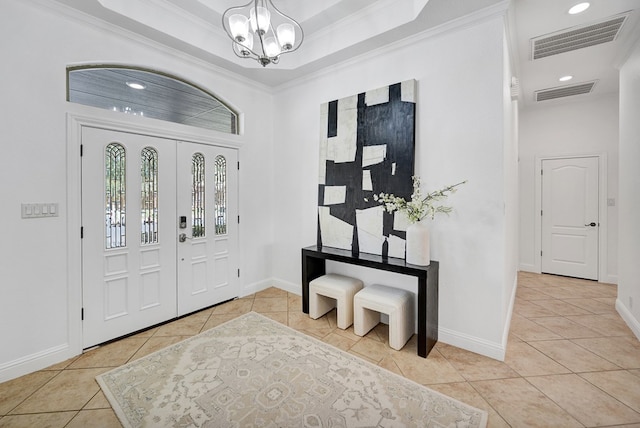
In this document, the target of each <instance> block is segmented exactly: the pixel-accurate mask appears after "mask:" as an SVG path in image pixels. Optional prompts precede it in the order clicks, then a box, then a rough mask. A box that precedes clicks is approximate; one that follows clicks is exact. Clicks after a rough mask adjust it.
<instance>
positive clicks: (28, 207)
mask: <svg viewBox="0 0 640 428" xmlns="http://www.w3.org/2000/svg"><path fill="white" fill-rule="evenodd" d="M21 213H22V218H43V217H58V203H57V202H45V203H38V204H22V205H21Z"/></svg>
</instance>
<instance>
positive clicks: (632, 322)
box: [616, 299, 640, 340]
mask: <svg viewBox="0 0 640 428" xmlns="http://www.w3.org/2000/svg"><path fill="white" fill-rule="evenodd" d="M616 310H617V311H618V313H619V314H620V316H621V317H622V319H623V320H624V322H625V323H627V325H628V326H629V328H630V329H631V331H632V332H633V334H635V335H636V337H637V338H638V340H640V321H639V320H637V319H636V318H635V317H634V316H633V314H632V313H631V312H630V311H629V309H628V308H627V307H626V306H625V305H623V304H622V302H621V301H620V299H616Z"/></svg>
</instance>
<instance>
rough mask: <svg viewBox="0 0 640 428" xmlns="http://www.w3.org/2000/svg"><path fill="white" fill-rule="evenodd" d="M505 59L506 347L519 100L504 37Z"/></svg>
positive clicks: (512, 286) (515, 234) (514, 263)
mask: <svg viewBox="0 0 640 428" xmlns="http://www.w3.org/2000/svg"><path fill="white" fill-rule="evenodd" d="M503 43H504V52H505V55H504V58H503V67H504V71H503V76H504V81H503V85H502V100H503V109H504V161H503V164H504V199H505V202H504V214H505V228H504V239H505V254H504V257H505V268H504V291H503V294H502V316H503V322H504V333H503V346H505V347H506V345H507V338H508V337H509V326H510V325H511V314H512V309H513V302H514V300H515V297H516V296H515V294H516V287H517V280H518V240H519V230H518V225H519V220H520V218H519V215H518V214H519V204H518V101H517V100H513V101H512V100H511V77H512V76H513V71H512V69H511V56H510V55H509V46H508V36H507V34H506V33H505V35H504V41H503Z"/></svg>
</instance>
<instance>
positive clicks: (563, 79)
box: [558, 76, 573, 82]
mask: <svg viewBox="0 0 640 428" xmlns="http://www.w3.org/2000/svg"><path fill="white" fill-rule="evenodd" d="M571 79H573V76H562V77H561V78H559V79H558V80H559V81H561V82H567V81H569V80H571Z"/></svg>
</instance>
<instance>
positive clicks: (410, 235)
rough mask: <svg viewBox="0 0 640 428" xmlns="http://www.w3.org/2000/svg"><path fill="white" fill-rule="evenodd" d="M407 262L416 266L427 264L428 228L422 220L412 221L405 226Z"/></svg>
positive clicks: (429, 255) (428, 254)
mask: <svg viewBox="0 0 640 428" xmlns="http://www.w3.org/2000/svg"><path fill="white" fill-rule="evenodd" d="M405 260H406V261H407V263H410V264H412V265H418V266H429V264H430V263H431V254H430V252H429V228H428V227H427V225H426V224H424V223H422V222H420V221H419V222H417V223H412V224H411V225H409V227H407V252H406V255H405Z"/></svg>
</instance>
